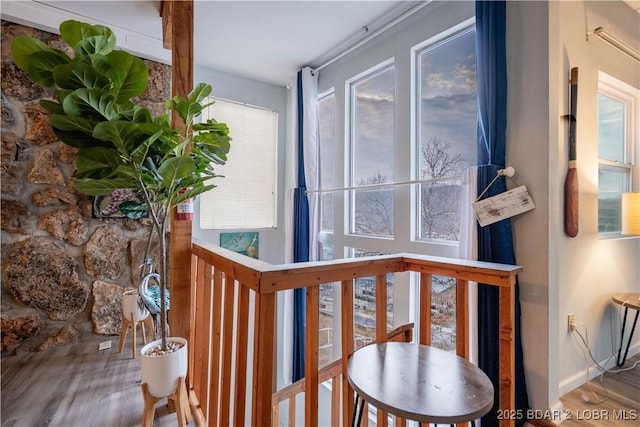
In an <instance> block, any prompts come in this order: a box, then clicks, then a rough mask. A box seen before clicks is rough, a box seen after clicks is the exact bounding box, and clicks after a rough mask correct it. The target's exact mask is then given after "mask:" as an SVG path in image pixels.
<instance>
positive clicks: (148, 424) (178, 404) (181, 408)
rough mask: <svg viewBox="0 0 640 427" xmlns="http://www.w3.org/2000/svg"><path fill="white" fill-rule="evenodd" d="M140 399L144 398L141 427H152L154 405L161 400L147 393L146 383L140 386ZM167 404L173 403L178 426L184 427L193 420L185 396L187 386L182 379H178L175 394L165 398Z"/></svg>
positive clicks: (186, 395)
mask: <svg viewBox="0 0 640 427" xmlns="http://www.w3.org/2000/svg"><path fill="white" fill-rule="evenodd" d="M141 387H142V397H143V398H144V414H143V416H142V427H152V426H153V418H154V417H155V412H156V403H157V402H158V401H159V400H160V399H162V398H161V397H153V396H152V395H151V393H149V386H147V383H144V384H142V385H141ZM167 399H168V400H169V402H168V403H173V406H174V407H175V411H176V415H177V416H178V426H179V427H186V425H187V424H189V423H190V422H191V420H192V419H193V417H192V415H191V407H190V406H189V395H188V394H187V385H186V382H185V380H184V377H180V378H179V379H178V388H177V390H176V391H175V393H173V394H171V395H169V396H167Z"/></svg>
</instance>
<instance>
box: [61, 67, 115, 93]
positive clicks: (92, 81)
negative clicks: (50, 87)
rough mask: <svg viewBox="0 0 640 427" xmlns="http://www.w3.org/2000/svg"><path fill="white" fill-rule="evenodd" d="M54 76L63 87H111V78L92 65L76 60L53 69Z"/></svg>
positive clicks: (72, 88)
mask: <svg viewBox="0 0 640 427" xmlns="http://www.w3.org/2000/svg"><path fill="white" fill-rule="evenodd" d="M53 78H54V80H55V82H56V84H57V85H58V87H61V88H63V89H71V90H75V89H82V88H88V89H93V88H97V89H103V88H105V87H109V80H107V79H106V78H105V76H103V75H101V74H99V73H98V72H97V71H96V69H95V68H94V67H92V66H91V65H89V64H87V63H84V62H79V61H74V62H71V63H69V64H65V65H60V66H58V67H56V68H55V69H54V70H53Z"/></svg>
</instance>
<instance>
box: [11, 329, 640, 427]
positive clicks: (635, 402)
mask: <svg viewBox="0 0 640 427" xmlns="http://www.w3.org/2000/svg"><path fill="white" fill-rule="evenodd" d="M83 339H84V341H83V342H82V343H79V344H75V345H70V346H62V347H59V348H56V349H53V350H50V351H46V352H40V353H22V354H18V355H15V356H4V357H2V365H1V369H2V390H1V393H2V402H1V403H2V407H1V413H0V417H1V420H2V427H40V426H50V427H117V426H120V427H133V426H139V425H140V423H141V421H142V409H143V401H142V393H141V390H140V358H139V357H138V358H137V359H135V360H134V359H132V357H131V334H129V336H128V339H127V341H126V344H125V347H124V350H123V352H122V353H118V337H117V336H104V335H88V336H85V337H84V338H83ZM103 341H111V344H112V346H111V348H110V349H108V350H102V351H99V350H98V344H99V343H100V342H103ZM140 341H141V340H140ZM141 346H142V344H141V343H139V344H138V350H139V349H140V348H141ZM638 360H640V354H638V355H636V356H634V357H632V358H629V360H627V363H626V364H625V367H629V366H631V365H632V364H633V363H634V362H635V361H638ZM591 383H592V384H591V386H592V389H593V391H595V393H596V394H597V397H596V396H594V395H593V394H591V393H590V389H589V386H588V385H587V384H584V385H582V386H581V387H579V388H577V389H576V390H573V391H572V392H570V393H568V394H567V395H565V396H563V397H561V398H560V400H561V401H562V403H563V405H564V410H565V411H567V412H568V413H570V414H571V415H572V418H573V419H571V420H565V421H563V422H562V423H561V424H560V426H561V427H589V426H594V427H596V426H597V427H607V426H612V427H613V426H615V427H637V426H638V425H640V364H639V365H638V366H637V367H636V368H635V369H633V370H632V371H628V372H624V373H619V374H612V373H606V374H605V375H604V386H606V390H608V396H607V391H605V388H604V387H603V385H601V384H600V382H599V379H598V378H596V379H594V380H593V381H592V382H591ZM582 393H586V394H587V395H588V396H589V397H590V400H591V402H585V401H584V400H583V399H582V397H581V396H582ZM605 397H606V399H605ZM620 416H622V417H624V416H626V417H627V418H631V419H627V420H624V419H615V418H616V417H618V418H619V417H620ZM595 418H600V419H595ZM602 418H608V419H602ZM153 425H154V427H169V426H175V425H177V419H176V415H175V414H174V413H170V412H169V411H168V409H167V406H166V399H163V400H162V401H160V402H159V403H158V404H157V405H156V415H155V419H154V424H153ZM194 425H195V423H194V422H192V423H191V424H190V426H194ZM534 425H539V424H537V423H536V424H534ZM545 425H550V424H545Z"/></svg>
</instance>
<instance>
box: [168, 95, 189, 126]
mask: <svg viewBox="0 0 640 427" xmlns="http://www.w3.org/2000/svg"><path fill="white" fill-rule="evenodd" d="M165 105H166V107H167V109H168V110H172V111H175V112H176V113H178V115H179V116H180V118H182V120H184V121H185V123H186V122H187V121H186V119H187V114H188V112H189V103H188V102H187V100H186V99H185V98H184V97H182V96H174V97H173V98H171V99H170V100H168V101H167V102H166V103H165Z"/></svg>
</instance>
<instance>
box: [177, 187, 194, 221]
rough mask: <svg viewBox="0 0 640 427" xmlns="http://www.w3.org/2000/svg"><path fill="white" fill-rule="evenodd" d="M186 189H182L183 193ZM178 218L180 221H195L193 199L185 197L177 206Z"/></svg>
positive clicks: (181, 192)
mask: <svg viewBox="0 0 640 427" xmlns="http://www.w3.org/2000/svg"><path fill="white" fill-rule="evenodd" d="M184 192H185V190H184V189H183V190H180V194H183V193H184ZM176 219H177V220H179V221H193V199H185V200H183V201H182V202H180V203H178V206H176Z"/></svg>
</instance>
